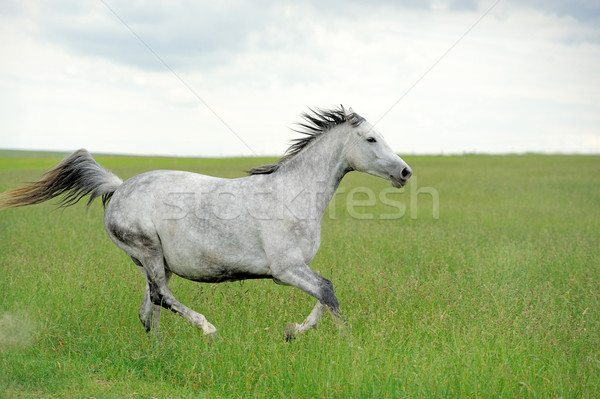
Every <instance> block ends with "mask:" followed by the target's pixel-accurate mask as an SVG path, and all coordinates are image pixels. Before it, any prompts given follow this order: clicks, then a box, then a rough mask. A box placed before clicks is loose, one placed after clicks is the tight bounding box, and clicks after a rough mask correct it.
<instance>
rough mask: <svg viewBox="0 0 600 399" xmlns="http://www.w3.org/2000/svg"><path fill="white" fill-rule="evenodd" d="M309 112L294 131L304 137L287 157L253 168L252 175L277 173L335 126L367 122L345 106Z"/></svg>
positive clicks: (300, 138)
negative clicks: (347, 111) (284, 164)
mask: <svg viewBox="0 0 600 399" xmlns="http://www.w3.org/2000/svg"><path fill="white" fill-rule="evenodd" d="M308 110H309V112H305V113H303V114H302V115H301V116H302V118H303V119H304V121H303V122H299V123H297V125H298V128H297V129H292V130H294V131H295V132H298V133H300V134H303V135H304V137H298V138H297V139H293V140H292V145H291V146H290V147H289V148H288V149H287V151H286V152H285V155H284V156H283V157H282V158H281V159H280V160H279V161H277V162H276V163H273V164H269V165H263V166H259V167H257V168H252V169H250V170H249V171H248V173H249V174H251V175H267V174H270V173H273V172H275V171H276V170H277V169H279V167H280V166H281V165H282V164H283V163H285V162H286V161H288V160H289V159H290V158H292V157H294V156H295V155H297V154H298V153H300V152H301V151H302V150H303V149H304V148H306V146H308V145H309V144H310V143H312V142H313V141H314V140H315V139H316V138H317V137H319V136H321V135H322V134H324V133H326V132H327V131H329V130H330V129H332V128H334V127H335V126H338V125H341V124H343V123H346V122H348V123H350V124H351V125H352V126H353V127H356V126H359V125H360V124H361V123H363V122H364V121H365V118H363V117H362V116H360V115H358V114H357V113H355V112H352V113H350V114H347V113H346V110H345V109H344V106H342V105H340V107H339V108H335V109H330V110H322V109H319V108H315V109H312V108H309V109H308Z"/></svg>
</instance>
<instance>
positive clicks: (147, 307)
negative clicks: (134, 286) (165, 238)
mask: <svg viewBox="0 0 600 399" xmlns="http://www.w3.org/2000/svg"><path fill="white" fill-rule="evenodd" d="M132 260H133V262H134V263H135V264H136V265H137V266H138V267H139V269H140V271H141V272H142V275H143V276H144V278H145V279H146V289H145V291H144V299H143V300H142V306H141V307H140V313H139V316H140V321H141V322H142V324H143V325H144V328H145V329H146V332H147V333H148V334H149V333H150V331H154V333H155V334H156V336H157V337H158V339H159V340H160V334H159V331H158V329H159V324H160V310H161V306H159V305H155V304H153V303H152V298H151V297H150V285H149V284H148V276H147V275H146V270H145V269H144V267H143V266H142V264H141V263H140V261H138V260H137V259H135V258H132ZM171 275H172V273H171V272H170V271H165V279H166V282H167V284H169V279H170V278H171Z"/></svg>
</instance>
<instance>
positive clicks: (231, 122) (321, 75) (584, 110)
mask: <svg viewBox="0 0 600 399" xmlns="http://www.w3.org/2000/svg"><path fill="white" fill-rule="evenodd" d="M0 54H2V55H1V59H2V61H1V62H0V148H13V149H47V150H62V151H71V150H75V149H78V148H81V147H84V148H87V149H88V150H90V151H92V152H96V153H101V152H104V153H107V152H108V153H130V154H156V155H179V156H204V157H209V156H236V155H281V154H282V153H283V152H284V151H285V149H286V148H287V146H288V144H289V141H290V140H291V139H292V138H294V137H295V136H296V134H295V133H294V132H292V131H291V130H290V129H289V128H290V127H293V124H294V122H297V121H298V115H299V114H300V113H301V112H304V111H306V109H307V107H308V106H316V107H321V108H330V107H333V106H336V105H338V104H340V103H341V104H344V105H345V106H351V107H353V108H354V110H355V111H356V112H358V113H359V114H361V115H362V116H364V117H365V118H367V120H369V121H370V122H371V123H375V122H377V123H376V128H377V129H378V130H379V131H380V132H381V133H382V134H383V135H384V136H385V137H386V138H387V140H388V142H389V143H390V145H391V146H392V148H393V149H394V150H396V151H397V152H399V153H403V154H423V153H427V154H431V153H433V154H439V153H444V154H448V153H464V152H477V153H507V152H511V153H512V152H526V151H534V152H548V153H555V152H561V153H600V73H599V72H598V71H600V2H599V1H597V0H594V1H589V0H584V1H581V0H576V1H572V0H571V1H568V0H547V1H543V0H523V1H519V2H517V1H510V0H500V1H498V2H497V1H496V0H481V1H478V0H455V1H418V0H398V1H392V0H372V1H355V0H345V1H338V0H334V1H316V0H315V1H301V2H293V1H288V0H282V1H268V0H258V1H252V2H239V1H235V0H219V1H214V0H211V1H191V0H190V1H185V0H182V1H153V2H149V1H132V0H128V1H125V0H94V1H81V0H49V1H27V2H25V1H20V0H15V1H10V0H2V1H0Z"/></svg>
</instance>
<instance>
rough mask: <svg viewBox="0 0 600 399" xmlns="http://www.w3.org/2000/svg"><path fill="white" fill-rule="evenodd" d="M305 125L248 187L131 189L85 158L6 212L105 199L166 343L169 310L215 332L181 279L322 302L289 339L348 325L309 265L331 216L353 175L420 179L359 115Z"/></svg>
mask: <svg viewBox="0 0 600 399" xmlns="http://www.w3.org/2000/svg"><path fill="white" fill-rule="evenodd" d="M301 116H302V118H303V119H302V122H300V123H298V124H297V128H296V129H294V130H295V131H296V132H298V133H300V134H302V136H300V137H299V138H296V139H295V140H293V141H292V144H291V146H290V147H289V148H288V150H287V151H286V153H285V154H284V156H283V157H282V158H281V159H280V160H279V161H277V162H276V163H273V164H269V165H264V166H260V167H257V168H253V169H250V170H249V171H247V175H246V176H244V177H240V178H235V179H224V178H217V177H212V176H206V175H202V174H197V173H191V172H186V171H175V170H155V171H150V172H146V173H142V174H139V175H136V176H134V177H131V178H130V179H128V180H126V181H125V182H123V181H122V180H121V179H120V178H119V177H117V176H116V175H114V174H113V173H112V172H110V171H108V170H107V169H105V168H103V167H102V166H100V165H99V164H98V163H97V162H96V161H95V160H94V158H93V157H92V156H91V155H90V154H89V153H88V152H87V151H86V150H84V149H81V150H78V151H76V152H74V153H72V154H71V155H69V156H67V157H66V158H65V159H64V160H62V161H61V162H60V163H59V164H58V165H57V166H56V167H54V168H53V169H52V170H50V171H48V172H47V173H46V174H44V175H43V176H42V178H41V179H40V180H39V181H37V182H35V183H32V184H30V185H28V186H25V187H22V188H17V189H14V190H11V191H7V192H5V193H3V194H2V195H1V196H0V209H1V208H9V207H18V206H26V205H33V204H38V203H41V202H44V201H47V200H49V199H52V198H55V197H58V196H61V198H60V200H59V203H58V205H59V206H60V207H65V206H70V205H74V204H75V203H77V202H78V201H79V200H80V199H82V198H83V197H85V196H87V195H89V200H88V203H87V205H88V206H89V205H90V204H91V203H92V202H93V201H94V200H95V199H96V198H99V197H100V198H102V203H103V205H104V208H105V213H104V226H105V229H106V232H107V233H108V236H109V237H110V239H111V240H112V241H113V242H114V243H115V244H116V246H117V247H119V248H120V249H121V250H123V251H124V252H125V253H126V254H127V255H128V256H129V257H130V258H131V260H132V261H133V263H134V264H135V265H136V266H137V267H138V268H139V270H140V271H141V273H142V275H143V277H144V278H145V281H146V288H145V292H144V297H143V301H142V306H141V308H140V311H139V318H140V321H141V322H142V324H143V326H144V327H145V329H146V332H147V333H148V334H150V332H151V331H155V332H156V333H157V334H158V327H159V318H160V310H161V308H165V309H168V310H171V311H172V312H174V313H176V314H178V315H179V316H182V317H183V318H185V319H186V320H187V321H189V322H190V323H191V324H192V325H194V326H195V327H197V328H199V329H201V330H202V331H203V333H204V335H205V336H206V337H208V338H210V337H214V336H215V334H216V332H217V329H216V328H215V327H214V326H213V325H212V324H211V323H210V322H209V321H208V320H207V319H206V317H204V315H202V314H200V313H198V312H196V311H194V310H192V309H190V308H188V307H187V306H185V305H184V304H182V303H181V302H179V301H178V300H177V299H176V298H175V296H174V295H173V294H172V293H171V291H170V289H169V279H170V278H171V276H172V275H173V274H176V275H178V276H180V277H182V278H185V279H189V280H193V281H197V282H204V283H220V282H225V281H238V280H245V279H272V280H273V281H274V282H275V283H277V284H283V285H289V286H293V287H296V288H299V289H300V290H302V291H304V292H305V293H307V294H309V295H311V296H313V297H314V298H315V299H316V300H317V302H316V305H315V306H314V308H313V309H312V311H311V312H310V314H309V315H308V316H307V317H306V319H305V320H304V321H303V322H302V323H291V324H289V325H288V326H287V327H286V328H285V331H284V337H285V339H286V340H290V339H292V338H295V337H297V336H299V335H300V334H303V333H305V332H306V331H308V330H310V329H311V328H314V327H315V326H316V325H317V323H318V322H319V320H320V319H321V317H322V316H323V314H324V313H325V311H326V310H327V311H328V312H329V313H330V314H331V316H332V317H333V320H334V322H335V323H336V324H337V325H340V326H341V325H345V321H344V319H343V316H342V313H341V311H340V306H339V302H338V300H337V298H336V296H335V293H334V289H333V284H332V282H331V281H329V280H327V279H326V278H324V277H322V276H321V275H319V274H318V273H316V272H315V271H314V270H312V269H311V268H310V267H309V264H310V263H311V261H312V260H313V258H314V256H315V255H316V253H317V251H318V249H319V246H320V244H321V222H322V218H323V214H324V212H325V210H326V208H327V206H328V204H329V202H330V200H331V199H332V197H333V195H334V194H335V191H336V189H337V187H338V186H339V184H340V181H341V180H342V178H343V177H344V176H345V175H346V174H347V173H348V172H350V171H359V172H365V173H368V174H371V175H374V176H378V177H380V178H383V179H386V180H389V181H390V182H391V184H392V186H394V187H396V188H400V187H402V186H404V185H405V184H407V182H408V180H409V178H410V176H411V175H412V170H411V168H410V167H409V166H408V165H407V164H406V163H405V162H404V161H403V160H402V159H401V158H400V157H399V156H398V155H397V154H396V153H394V152H393V151H392V150H391V148H390V147H389V145H388V144H387V143H386V141H385V140H384V138H383V136H382V135H381V134H380V133H379V132H377V131H376V130H375V129H374V128H373V126H372V125H370V124H369V123H368V122H367V121H366V120H365V119H364V118H363V117H362V116H360V115H358V114H357V113H356V112H354V111H353V110H352V108H349V109H345V108H344V107H343V106H340V107H336V108H332V109H329V110H322V109H319V108H315V109H311V108H309V110H308V111H307V112H305V113H303V114H302V115H301Z"/></svg>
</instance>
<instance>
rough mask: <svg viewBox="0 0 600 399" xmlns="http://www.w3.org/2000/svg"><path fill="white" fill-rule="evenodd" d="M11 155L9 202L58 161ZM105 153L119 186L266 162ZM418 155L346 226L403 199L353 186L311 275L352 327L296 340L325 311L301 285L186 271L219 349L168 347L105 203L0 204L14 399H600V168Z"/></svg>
mask: <svg viewBox="0 0 600 399" xmlns="http://www.w3.org/2000/svg"><path fill="white" fill-rule="evenodd" d="M1 155H2V157H1V158H0V190H1V191H4V190H6V189H9V188H13V187H15V186H17V185H19V184H20V183H21V182H24V181H32V180H35V179H37V178H38V177H39V176H40V174H41V173H42V172H43V171H45V170H47V169H49V168H51V167H52V166H54V165H55V164H56V163H57V162H58V161H59V160H60V156H56V155H55V156H50V157H45V156H43V155H42V154H32V155H30V156H14V155H12V156H11V155H8V154H7V153H2V154H1ZM97 160H98V161H99V162H100V163H101V164H102V165H103V166H105V167H107V168H108V169H111V170H113V171H114V172H115V173H116V174H118V175H119V176H121V177H122V178H127V177H131V176H133V175H135V174H137V173H140V172H143V171H147V170H151V169H184V170H190V171H196V172H201V173H206V174H213V175H219V176H226V177H234V176H241V175H243V172H242V171H243V170H245V169H248V168H250V167H252V166H257V165H259V164H261V163H264V162H267V161H268V160H265V159H262V160H256V159H216V160H215V159H173V158H157V157H155V158H143V157H117V156H98V157H97ZM405 160H406V161H407V162H408V163H409V164H410V165H411V166H412V167H413V169H414V171H415V176H416V177H417V179H415V180H413V181H412V182H411V183H410V184H409V185H408V186H407V187H406V188H405V189H404V192H402V193H398V194H389V198H391V199H393V200H395V201H399V203H401V204H402V205H396V207H390V206H388V205H385V204H383V203H381V202H380V201H377V205H376V206H375V207H374V208H369V207H355V212H357V213H359V214H365V213H367V214H371V213H372V215H373V218H372V219H371V220H359V219H356V218H353V217H350V215H349V214H348V210H347V208H346V204H348V200H347V196H348V194H349V193H350V191H351V189H352V188H353V187H366V188H369V189H370V190H372V192H374V193H375V194H376V195H378V193H379V192H381V190H383V189H386V188H387V187H389V183H387V182H385V181H383V180H380V179H377V178H375V177H372V176H367V175H362V174H357V173H352V174H350V175H348V176H347V177H346V178H345V179H344V181H343V182H342V186H341V187H340V194H337V195H336V206H335V209H332V210H331V212H327V213H326V218H325V220H324V223H323V234H322V245H321V250H320V252H319V253H318V255H317V257H316V258H315V260H314V261H313V263H312V265H311V266H312V267H313V268H314V269H315V270H318V271H319V272H320V273H321V274H323V275H324V276H325V277H327V278H329V279H331V280H332V281H333V282H334V286H335V289H336V294H337V296H338V298H339V300H340V303H341V307H342V311H343V312H344V314H345V317H346V319H347V320H348V322H349V323H350V324H351V326H352V330H351V332H350V333H344V332H340V331H338V330H337V329H336V328H335V326H334V324H333V323H332V321H331V319H330V317H328V316H327V317H325V318H324V319H323V320H322V322H321V323H320V324H319V327H318V328H317V329H316V330H315V331H310V332H309V333H307V334H306V335H305V336H303V337H301V338H299V339H297V340H296V341H294V342H291V343H286V342H284V340H283V329H284V327H285V325H286V324H287V323H289V322H291V321H298V322H299V321H301V320H302V319H303V318H304V317H305V316H306V315H307V314H308V312H309V311H310V310H311V309H312V306H313V305H314V300H313V299H312V298H310V297H308V296H307V295H306V294H303V293H302V292H300V291H299V290H296V289H293V288H290V287H281V286H278V285H275V284H273V283H272V282H270V281H246V282H237V283H225V284H214V285H211V284H197V283H193V282H189V281H185V280H183V279H180V278H176V277H174V278H173V280H172V284H171V287H172V291H173V292H174V294H175V295H176V296H177V297H178V299H180V300H181V301H182V302H183V303H184V304H187V305H188V306H190V307H192V308H193V309H195V310H197V311H199V312H201V313H203V314H204V315H206V317H207V318H208V320H209V321H211V322H212V323H213V324H214V325H215V326H216V327H217V328H218V330H219V339H218V340H217V341H216V342H213V343H210V342H206V341H205V340H204V338H203V336H202V333H201V332H200V331H197V330H196V329H194V328H193V327H192V326H191V325H190V324H188V323H187V322H186V321H185V320H184V319H182V318H179V317H176V316H175V315H173V314H171V313H170V312H163V317H162V325H161V329H162V332H163V338H164V342H163V344H162V345H157V344H155V343H153V342H152V341H150V340H148V339H147V338H146V336H145V333H144V329H143V328H142V326H141V324H140V323H139V321H138V319H137V312H138V309H139V305H140V303H141V299H142V293H143V288H144V283H143V280H142V277H141V275H140V274H139V272H138V270H137V268H136V267H134V265H133V264H132V263H131V261H130V260H129V259H128V258H127V256H126V255H125V254H124V253H122V252H121V251H120V250H118V249H117V248H116V247H115V246H114V245H113V244H112V242H110V240H109V239H108V237H107V236H106V234H105V232H104V230H103V225H102V209H101V208H102V207H101V206H100V204H94V205H93V206H92V207H91V208H90V209H89V211H86V210H85V206H84V205H83V204H81V205H77V206H75V207H73V208H68V209H64V210H54V208H53V207H52V206H51V204H48V205H39V206H35V207H29V208H21V209H11V210H6V211H2V212H1V213H0V292H1V295H0V397H9V398H12V397H60V398H63V397H91V396H93V397H96V398H103V397H107V398H112V397H119V398H121V397H184V398H185V397H194V398H196V397H207V398H218V397H282V398H290V397H292V398H294V397H297V398H307V397H308V398H313V397H314V398H317V397H343V398H346V397H357V398H359V397H378V398H379V397H382V398H383V397H423V398H433V397H534V398H552V397H556V398H559V397H564V398H570V397H573V398H574V397H577V398H579V397H590V398H592V397H597V396H598V394H599V393H600V345H599V343H600V268H599V265H600V251H599V243H600V212H599V210H600V157H597V156H542V155H523V156H517V155H514V156H451V157H405ZM427 187H429V188H432V189H435V191H436V192H437V193H438V194H439V218H435V217H434V216H433V215H434V213H433V210H434V207H435V205H436V204H435V200H434V199H433V197H432V195H430V194H429V193H430V192H432V190H429V191H427V190H428V189H427ZM419 189H420V190H421V191H420V192H419V194H417V195H415V194H416V193H417V190H419ZM365 196H366V194H364V193H363V194H361V193H359V194H356V195H355V197H354V199H355V200H364V199H365ZM350 204H351V205H352V203H350ZM355 205H356V203H355ZM399 210H403V211H404V212H403V213H404V215H403V217H401V218H399V219H393V220H382V219H381V217H380V216H381V215H382V214H390V213H394V212H396V211H399Z"/></svg>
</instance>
